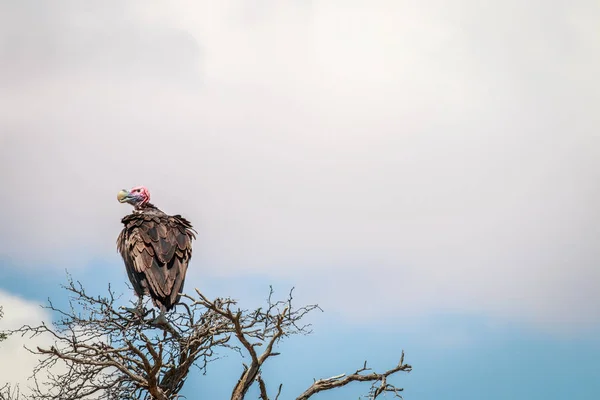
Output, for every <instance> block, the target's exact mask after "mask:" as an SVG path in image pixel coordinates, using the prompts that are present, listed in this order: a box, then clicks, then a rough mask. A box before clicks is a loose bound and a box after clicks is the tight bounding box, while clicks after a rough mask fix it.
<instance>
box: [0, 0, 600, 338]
mask: <svg viewBox="0 0 600 400" xmlns="http://www.w3.org/2000/svg"><path fill="white" fill-rule="evenodd" d="M492 4H493V5H492ZM599 18H600V5H599V3H598V2H596V1H592V0H590V1H556V2H553V3H552V6H551V7H549V3H546V2H528V3H526V4H525V3H523V2H521V1H516V0H515V1H513V0H509V1H502V2H493V3H492V2H481V1H455V2H452V3H449V2H444V1H429V2H423V1H379V2H364V1H348V0H345V1H332V0H330V1H274V0H273V1H269V0H262V1H258V2H252V6H250V5H249V3H248V2H244V1H240V0H238V1H219V2H209V1H172V2H168V3H167V2H157V1H150V2H148V1H116V0H114V1H106V0H103V1H96V2H80V1H75V0H71V1H66V0H61V1H54V2H52V3H51V4H50V3H44V2H42V3H40V2H36V1H33V0H27V1H26V0H6V1H3V2H2V3H0V49H1V52H2V53H1V58H0V60H1V62H0V85H1V87H2V90H0V184H1V185H0V187H1V190H0V203H1V204H2V207H1V208H0V220H1V221H2V223H1V224H0V238H1V240H0V256H1V257H2V258H3V259H5V260H10V261H11V262H12V263H16V264H18V265H20V268H23V269H35V268H41V267H42V266H43V268H56V269H57V271H61V270H62V269H64V268H65V267H68V268H70V269H73V268H85V265H88V263H89V262H90V260H92V259H94V260H97V259H106V260H109V261H115V260H117V259H118V258H117V257H118V255H117V254H116V253H115V239H116V237H117V235H118V233H119V230H120V229H121V224H120V218H121V217H122V216H124V215H125V214H126V213H128V212H129V211H130V209H129V207H128V206H125V205H122V204H119V203H117V201H116V193H117V192H118V191H119V190H120V189H121V188H130V187H132V186H136V185H145V186H147V187H148V188H149V190H150V192H151V194H152V201H153V202H154V203H155V204H156V205H157V206H159V207H160V208H162V209H163V210H164V211H166V212H167V213H172V214H183V215H184V216H185V217H187V218H189V219H190V220H191V221H192V223H194V225H195V226H196V227H197V229H198V231H199V240H198V241H197V242H196V243H195V247H194V251H195V252H194V259H193V262H192V265H191V267H190V280H188V281H187V282H186V284H188V285H193V286H200V287H201V285H202V278H203V276H219V277H227V276H232V277H233V276H243V275H264V276H267V277H273V278H281V279H286V280H288V281H290V282H301V283H303V284H304V287H305V288H306V291H308V292H309V293H313V294H314V296H313V297H315V298H316V299H317V300H319V301H322V302H325V303H326V304H327V305H328V306H329V307H330V309H334V310H337V311H339V312H342V313H344V314H345V315H346V316H347V317H349V318H363V317H365V314H364V313H361V312H360V311H369V315H370V316H378V315H381V313H391V315H393V316H395V317H398V318H400V317H406V316H409V315H411V316H418V315H424V314H432V313H438V312H446V311H451V312H458V313H467V314H468V313H472V314H477V315H482V314H483V315H486V316H489V317H491V318H497V319H498V320H509V321H517V322H519V323H525V324H526V325H529V326H532V327H535V328H536V329H541V330H543V331H545V332H553V333H564V332H565V331H568V332H569V333H577V332H580V331H585V330H588V329H590V328H593V327H594V326H597V325H598V324H599V323H600V288H599V283H598V282H600V268H599V267H598V261H599V255H600V246H598V232H599V230H598V226H599V223H600V209H599V207H598V198H599V195H600V179H599V178H600V134H599V132H600V130H599V128H600V113H598V104H599V102H600V80H599V79H598V71H600V33H599V30H598V20H599ZM357 303H358V304H357ZM373 305H376V307H374V306H373ZM357 311H359V312H358V313H357ZM358 316H359V317H358Z"/></svg>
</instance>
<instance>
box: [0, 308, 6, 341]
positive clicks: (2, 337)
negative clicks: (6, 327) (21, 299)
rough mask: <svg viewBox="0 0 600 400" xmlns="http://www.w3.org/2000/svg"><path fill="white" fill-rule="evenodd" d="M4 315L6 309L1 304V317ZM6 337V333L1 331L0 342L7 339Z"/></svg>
mask: <svg viewBox="0 0 600 400" xmlns="http://www.w3.org/2000/svg"><path fill="white" fill-rule="evenodd" d="M2 317H4V309H3V308H2V306H0V319H2ZM6 337H7V335H6V333H4V332H0V342H1V341H3V340H4V339H6Z"/></svg>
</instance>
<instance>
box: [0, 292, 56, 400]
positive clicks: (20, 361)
mask: <svg viewBox="0 0 600 400" xmlns="http://www.w3.org/2000/svg"><path fill="white" fill-rule="evenodd" d="M0 306H2V309H3V312H4V317H3V318H2V319H0V330H13V329H18V328H20V327H22V326H23V325H31V326H37V325H39V324H41V323H42V322H46V323H50V322H51V316H50V315H49V313H48V312H46V311H45V310H43V309H42V308H41V307H40V306H39V305H38V304H35V303H33V302H31V301H29V300H25V299H23V298H20V297H17V296H14V295H11V294H8V293H6V292H4V291H1V290H0ZM52 344H53V341H52V340H51V339H50V338H49V337H47V336H46V337H44V336H41V337H36V338H33V339H32V338H30V337H27V336H26V337H21V336H19V335H12V336H9V337H8V338H7V339H6V340H5V341H2V342H0V360H10V362H1V363H0V376H1V377H2V380H1V381H0V387H2V386H3V385H4V384H5V383H10V384H11V385H19V388H20V390H21V393H28V392H29V390H28V387H30V386H31V385H33V384H34V383H33V382H32V381H30V380H29V379H28V378H29V377H30V376H31V374H32V373H33V369H34V367H35V366H36V365H37V362H38V358H37V356H36V355H34V354H31V353H30V352H29V351H28V350H26V349H25V348H24V346H27V347H28V348H29V349H35V348H36V346H40V347H50V346H51V345H52ZM55 371H57V370H55ZM40 377H41V376H40Z"/></svg>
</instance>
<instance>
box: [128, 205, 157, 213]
mask: <svg viewBox="0 0 600 400" xmlns="http://www.w3.org/2000/svg"><path fill="white" fill-rule="evenodd" d="M150 210H158V208H156V206H155V205H154V204H152V203H145V204H141V205H139V206H135V207H134V208H133V211H134V212H136V213H143V212H146V211H150Z"/></svg>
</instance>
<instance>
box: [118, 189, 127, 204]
mask: <svg viewBox="0 0 600 400" xmlns="http://www.w3.org/2000/svg"><path fill="white" fill-rule="evenodd" d="M117 200H119V203H125V202H127V200H129V191H127V190H125V189H123V190H121V191H120V192H119V193H117Z"/></svg>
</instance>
